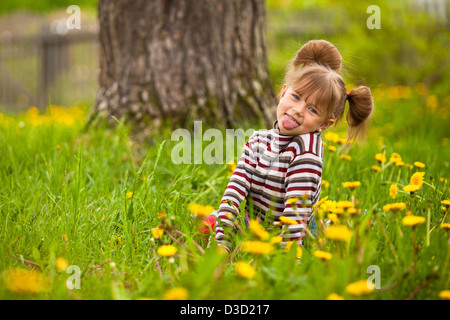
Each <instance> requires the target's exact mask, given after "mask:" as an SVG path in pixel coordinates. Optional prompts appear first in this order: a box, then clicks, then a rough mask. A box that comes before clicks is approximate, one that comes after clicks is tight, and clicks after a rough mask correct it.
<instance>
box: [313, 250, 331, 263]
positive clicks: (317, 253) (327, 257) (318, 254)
mask: <svg viewBox="0 0 450 320" xmlns="http://www.w3.org/2000/svg"><path fill="white" fill-rule="evenodd" d="M314 255H315V256H316V257H317V258H319V259H321V260H323V261H328V260H330V259H331V257H332V256H333V255H332V254H331V253H329V252H325V251H321V250H316V251H314Z"/></svg>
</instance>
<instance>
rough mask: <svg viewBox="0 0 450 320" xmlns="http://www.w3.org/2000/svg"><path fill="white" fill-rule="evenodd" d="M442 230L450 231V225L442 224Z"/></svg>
mask: <svg viewBox="0 0 450 320" xmlns="http://www.w3.org/2000/svg"><path fill="white" fill-rule="evenodd" d="M440 228H441V229H444V230H450V223H441V225H440Z"/></svg>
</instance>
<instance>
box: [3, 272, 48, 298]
mask: <svg viewBox="0 0 450 320" xmlns="http://www.w3.org/2000/svg"><path fill="white" fill-rule="evenodd" d="M3 281H4V283H5V286H6V288H7V289H8V290H10V291H12V292H14V293H39V292H44V291H46V290H47V288H48V278H47V277H45V276H44V275H43V274H42V273H40V272H37V271H34V270H26V269H22V268H12V269H7V270H6V271H5V274H4V276H3Z"/></svg>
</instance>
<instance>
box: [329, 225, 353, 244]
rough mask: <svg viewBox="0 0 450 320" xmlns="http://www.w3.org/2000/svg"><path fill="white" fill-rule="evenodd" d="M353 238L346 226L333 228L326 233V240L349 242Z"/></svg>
mask: <svg viewBox="0 0 450 320" xmlns="http://www.w3.org/2000/svg"><path fill="white" fill-rule="evenodd" d="M351 237H352V232H351V231H350V229H349V228H348V227H346V226H331V227H329V228H328V229H327V231H326V232H325V238H327V239H332V240H337V241H348V240H350V239H351Z"/></svg>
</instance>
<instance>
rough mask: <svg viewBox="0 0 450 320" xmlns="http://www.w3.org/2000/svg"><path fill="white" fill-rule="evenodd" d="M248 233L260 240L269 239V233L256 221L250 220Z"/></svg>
mask: <svg viewBox="0 0 450 320" xmlns="http://www.w3.org/2000/svg"><path fill="white" fill-rule="evenodd" d="M248 228H249V229H250V231H251V232H252V233H253V234H254V235H255V236H257V237H258V238H259V239H261V240H267V239H269V233H268V232H267V231H266V230H265V229H264V228H263V226H261V225H260V224H259V222H258V221H256V220H250V223H249V225H248Z"/></svg>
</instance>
